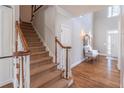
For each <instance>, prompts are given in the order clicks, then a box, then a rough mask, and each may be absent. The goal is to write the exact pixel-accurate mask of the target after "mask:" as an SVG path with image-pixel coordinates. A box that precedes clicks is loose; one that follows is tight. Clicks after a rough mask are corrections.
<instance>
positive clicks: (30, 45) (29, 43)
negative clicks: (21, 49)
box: [28, 42, 43, 47]
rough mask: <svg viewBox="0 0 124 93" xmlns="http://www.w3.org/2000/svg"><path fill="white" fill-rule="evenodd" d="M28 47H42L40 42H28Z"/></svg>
mask: <svg viewBox="0 0 124 93" xmlns="http://www.w3.org/2000/svg"><path fill="white" fill-rule="evenodd" d="M28 45H29V47H40V46H43V43H42V42H28Z"/></svg>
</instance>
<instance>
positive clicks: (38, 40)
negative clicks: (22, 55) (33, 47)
mask: <svg viewBox="0 0 124 93" xmlns="http://www.w3.org/2000/svg"><path fill="white" fill-rule="evenodd" d="M27 41H28V42H40V39H33V38H32V39H27Z"/></svg>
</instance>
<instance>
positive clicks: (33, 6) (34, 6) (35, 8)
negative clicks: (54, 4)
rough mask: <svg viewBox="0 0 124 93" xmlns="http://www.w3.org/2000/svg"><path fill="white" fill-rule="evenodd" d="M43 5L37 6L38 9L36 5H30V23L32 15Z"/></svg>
mask: <svg viewBox="0 0 124 93" xmlns="http://www.w3.org/2000/svg"><path fill="white" fill-rule="evenodd" d="M42 6H43V5H39V6H38V7H37V5H32V6H31V12H32V13H31V17H32V18H31V21H32V19H33V16H34V13H35V12H37V11H38V10H39V9H40V8H41V7H42Z"/></svg>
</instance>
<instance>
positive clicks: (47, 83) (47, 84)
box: [39, 74, 62, 88]
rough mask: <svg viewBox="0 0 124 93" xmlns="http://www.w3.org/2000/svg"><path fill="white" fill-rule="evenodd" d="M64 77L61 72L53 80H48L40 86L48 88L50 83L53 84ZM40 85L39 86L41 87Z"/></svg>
mask: <svg viewBox="0 0 124 93" xmlns="http://www.w3.org/2000/svg"><path fill="white" fill-rule="evenodd" d="M61 78H62V77H61V74H60V75H58V76H57V77H55V78H54V79H52V80H51V81H49V82H46V83H45V84H43V85H41V86H40V87H42V88H47V86H49V85H51V84H54V82H56V81H57V80H59V79H61ZM40 87H39V88H40Z"/></svg>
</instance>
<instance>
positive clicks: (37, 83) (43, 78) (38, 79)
mask: <svg viewBox="0 0 124 93" xmlns="http://www.w3.org/2000/svg"><path fill="white" fill-rule="evenodd" d="M61 74H62V72H61V71H57V70H56V71H52V72H51V73H47V74H44V75H42V74H38V75H35V77H33V78H31V87H32V88H39V87H43V86H45V85H47V84H48V83H50V82H55V81H56V80H59V79H60V78H61Z"/></svg>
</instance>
